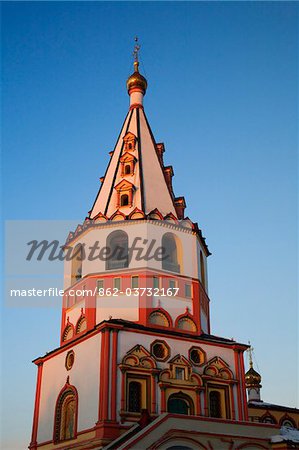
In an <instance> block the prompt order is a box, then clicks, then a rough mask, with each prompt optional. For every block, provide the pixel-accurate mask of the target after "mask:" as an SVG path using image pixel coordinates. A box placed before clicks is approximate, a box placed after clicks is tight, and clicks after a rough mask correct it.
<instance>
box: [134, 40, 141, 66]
mask: <svg viewBox="0 0 299 450" xmlns="http://www.w3.org/2000/svg"><path fill="white" fill-rule="evenodd" d="M135 42H136V43H135V46H134V51H133V56H134V61H136V62H138V52H139V50H140V45H139V44H138V37H137V36H136V37H135Z"/></svg>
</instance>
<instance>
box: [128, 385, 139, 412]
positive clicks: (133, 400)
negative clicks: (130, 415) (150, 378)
mask: <svg viewBox="0 0 299 450" xmlns="http://www.w3.org/2000/svg"><path fill="white" fill-rule="evenodd" d="M141 394H142V390H141V383H139V382H138V381H131V382H130V384H129V401H128V403H129V404H128V410H129V411H130V412H140V411H141Z"/></svg>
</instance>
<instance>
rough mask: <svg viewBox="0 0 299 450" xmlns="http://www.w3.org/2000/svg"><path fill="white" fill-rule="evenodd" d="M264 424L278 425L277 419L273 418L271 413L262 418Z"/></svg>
mask: <svg viewBox="0 0 299 450" xmlns="http://www.w3.org/2000/svg"><path fill="white" fill-rule="evenodd" d="M261 422H262V423H277V421H276V419H275V417H273V416H272V415H271V414H270V413H266V414H264V415H263V416H262V417H261Z"/></svg>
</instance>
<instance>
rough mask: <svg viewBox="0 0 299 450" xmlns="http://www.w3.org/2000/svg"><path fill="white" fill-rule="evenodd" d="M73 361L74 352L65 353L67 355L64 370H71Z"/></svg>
mask: <svg viewBox="0 0 299 450" xmlns="http://www.w3.org/2000/svg"><path fill="white" fill-rule="evenodd" d="M74 361H75V353H74V350H70V351H69V352H67V355H66V357H65V368H66V370H71V368H72V367H73V364H74Z"/></svg>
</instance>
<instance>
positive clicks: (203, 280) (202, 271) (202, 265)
mask: <svg viewBox="0 0 299 450" xmlns="http://www.w3.org/2000/svg"><path fill="white" fill-rule="evenodd" d="M200 278H201V284H202V285H203V287H204V288H206V274H205V262H204V259H203V256H202V251H200Z"/></svg>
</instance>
